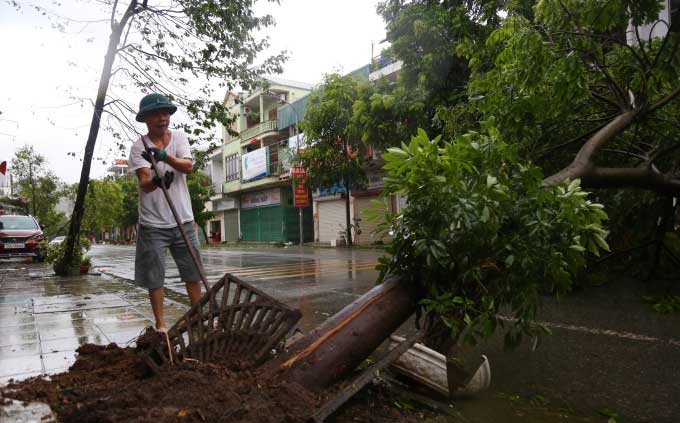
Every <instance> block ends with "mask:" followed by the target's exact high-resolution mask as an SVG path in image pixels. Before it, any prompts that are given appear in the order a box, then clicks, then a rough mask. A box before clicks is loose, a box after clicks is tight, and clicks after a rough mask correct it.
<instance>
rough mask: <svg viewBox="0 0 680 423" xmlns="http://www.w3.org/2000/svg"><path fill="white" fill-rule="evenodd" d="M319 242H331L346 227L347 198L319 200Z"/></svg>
mask: <svg viewBox="0 0 680 423" xmlns="http://www.w3.org/2000/svg"><path fill="white" fill-rule="evenodd" d="M317 211H318V213H319V242H331V241H332V240H336V239H338V238H339V237H340V235H339V234H338V233H339V232H340V231H343V230H344V229H345V200H344V199H342V198H341V199H337V200H331V201H319V202H318V203H317Z"/></svg>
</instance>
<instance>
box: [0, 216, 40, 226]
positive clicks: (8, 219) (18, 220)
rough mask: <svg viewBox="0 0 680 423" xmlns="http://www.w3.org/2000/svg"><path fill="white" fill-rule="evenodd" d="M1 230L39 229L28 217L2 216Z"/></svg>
mask: <svg viewBox="0 0 680 423" xmlns="http://www.w3.org/2000/svg"><path fill="white" fill-rule="evenodd" d="M0 229H38V225H36V223H35V221H34V220H33V219H31V218H30V217H28V216H0Z"/></svg>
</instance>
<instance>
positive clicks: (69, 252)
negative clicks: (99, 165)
mask: <svg viewBox="0 0 680 423" xmlns="http://www.w3.org/2000/svg"><path fill="white" fill-rule="evenodd" d="M136 8H137V1H136V0H133V1H131V2H130V5H129V6H128V8H127V10H126V11H125V14H124V15H123V17H122V19H121V21H120V23H118V24H113V25H112V30H111V36H110V37H109V46H108V49H107V51H106V57H105V58H104V67H103V69H102V74H101V78H100V79H99V89H98V90H97V99H96V101H95V104H94V113H92V122H91V123H90V132H89V135H88V137H87V144H86V145H85V156H84V157H83V168H82V170H81V172H80V183H79V184H78V194H77V196H76V203H75V205H74V206H73V213H72V215H71V225H70V226H69V230H68V236H67V237H66V251H65V253H64V263H70V262H71V260H72V259H73V250H74V248H75V247H76V246H77V245H78V244H79V234H80V223H81V221H82V219H83V213H84V208H83V205H84V203H85V194H86V193H87V186H88V184H89V182H90V166H91V164H92V155H93V153H94V146H95V144H96V142H97V135H98V134H99V125H100V123H101V118H102V112H103V111H104V101H105V100H106V93H107V91H108V89H109V81H110V79H111V69H112V68H113V62H114V60H115V58H116V54H117V52H118V43H119V42H120V36H121V34H122V33H123V29H124V28H125V26H126V25H127V21H128V20H129V19H130V17H131V16H133V15H134V14H135V13H136V12H135V9H136ZM78 248H79V247H78Z"/></svg>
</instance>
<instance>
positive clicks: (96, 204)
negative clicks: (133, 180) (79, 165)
mask: <svg viewBox="0 0 680 423" xmlns="http://www.w3.org/2000/svg"><path fill="white" fill-rule="evenodd" d="M117 179H118V178H115V177H107V178H104V179H95V180H92V181H90V184H89V185H90V186H89V188H88V192H87V196H86V197H85V215H84V216H83V227H84V228H85V229H86V230H88V231H92V232H95V233H97V232H104V231H107V232H112V231H113V228H115V227H120V226H122V223H123V218H124V213H125V211H124V208H123V206H124V200H125V196H124V193H123V189H122V188H121V185H120V184H119V183H118V181H117Z"/></svg>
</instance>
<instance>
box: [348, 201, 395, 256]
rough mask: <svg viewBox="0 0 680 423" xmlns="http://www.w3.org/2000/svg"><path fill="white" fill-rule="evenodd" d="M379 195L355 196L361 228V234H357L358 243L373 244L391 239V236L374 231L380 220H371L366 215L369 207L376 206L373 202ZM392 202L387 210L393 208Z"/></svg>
mask: <svg viewBox="0 0 680 423" xmlns="http://www.w3.org/2000/svg"><path fill="white" fill-rule="evenodd" d="M378 198H379V197H377V196H371V197H355V198H354V215H355V216H357V217H358V218H360V219H361V220H360V221H359V228H360V229H361V234H360V235H357V236H356V240H355V242H356V244H358V245H371V244H375V243H376V242H377V241H382V242H388V241H389V240H390V237H389V236H384V237H381V236H378V235H377V234H375V233H374V231H375V230H376V229H377V227H378V225H379V224H380V221H377V222H376V221H369V220H368V219H367V217H366V214H365V212H366V210H367V209H369V208H370V209H374V208H376V206H375V205H374V204H373V203H372V202H371V201H373V200H375V199H378ZM391 208H392V207H391V204H390V203H388V205H387V209H386V212H389V211H390V210H391Z"/></svg>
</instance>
